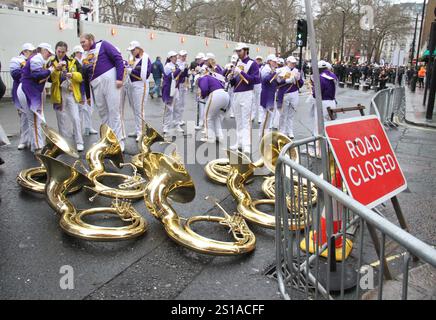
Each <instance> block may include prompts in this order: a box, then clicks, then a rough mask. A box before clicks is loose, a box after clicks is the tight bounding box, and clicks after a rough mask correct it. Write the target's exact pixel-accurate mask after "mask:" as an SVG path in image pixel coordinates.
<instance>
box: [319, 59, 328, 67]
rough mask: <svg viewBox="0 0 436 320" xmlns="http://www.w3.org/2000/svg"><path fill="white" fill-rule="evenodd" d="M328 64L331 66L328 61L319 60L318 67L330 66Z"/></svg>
mask: <svg viewBox="0 0 436 320" xmlns="http://www.w3.org/2000/svg"><path fill="white" fill-rule="evenodd" d="M328 66H329V63H328V62H327V61H324V60H319V61H318V69H322V68H328Z"/></svg>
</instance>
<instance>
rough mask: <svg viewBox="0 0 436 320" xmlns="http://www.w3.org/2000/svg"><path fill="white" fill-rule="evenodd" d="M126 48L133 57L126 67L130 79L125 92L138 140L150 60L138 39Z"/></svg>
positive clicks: (146, 93) (147, 85) (140, 131)
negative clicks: (131, 110) (131, 62)
mask: <svg viewBox="0 0 436 320" xmlns="http://www.w3.org/2000/svg"><path fill="white" fill-rule="evenodd" d="M127 50H129V51H130V52H131V54H132V57H133V64H132V65H131V66H128V67H127V73H128V75H129V80H130V81H129V89H128V91H127V94H128V96H129V102H130V105H131V107H132V109H133V114H134V117H135V130H136V131H135V138H136V141H139V139H141V135H142V119H145V104H146V102H147V97H148V90H149V82H148V77H149V76H150V73H151V60H150V58H149V56H148V54H146V53H145V52H144V49H143V48H142V46H141V44H140V43H139V42H138V41H132V42H130V44H129V47H128V48H127ZM129 136H130V135H129Z"/></svg>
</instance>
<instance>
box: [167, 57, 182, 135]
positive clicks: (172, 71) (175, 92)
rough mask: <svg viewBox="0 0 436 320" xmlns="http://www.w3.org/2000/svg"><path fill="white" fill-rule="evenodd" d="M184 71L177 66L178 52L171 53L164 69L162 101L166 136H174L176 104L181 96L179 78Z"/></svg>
mask: <svg viewBox="0 0 436 320" xmlns="http://www.w3.org/2000/svg"><path fill="white" fill-rule="evenodd" d="M181 72H182V70H180V68H179V66H178V65H177V52H175V51H170V52H168V55H167V62H166V64H165V67H164V78H163V85H162V101H163V102H164V103H165V110H164V115H163V133H164V136H166V137H169V136H173V135H174V132H173V129H174V128H175V126H176V124H175V121H174V108H175V102H176V100H177V98H178V96H179V88H178V86H177V85H178V78H179V75H180V73H181Z"/></svg>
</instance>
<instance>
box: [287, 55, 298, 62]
mask: <svg viewBox="0 0 436 320" xmlns="http://www.w3.org/2000/svg"><path fill="white" fill-rule="evenodd" d="M286 62H289V63H297V59H295V57H294V56H289V57H288V58H287V59H286Z"/></svg>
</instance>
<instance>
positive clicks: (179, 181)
mask: <svg viewBox="0 0 436 320" xmlns="http://www.w3.org/2000/svg"><path fill="white" fill-rule="evenodd" d="M144 171H146V175H147V176H149V177H151V179H150V181H149V183H148V184H147V190H146V192H145V194H144V195H145V197H144V201H145V204H146V206H147V208H148V210H149V211H150V213H151V214H152V215H153V216H154V217H155V218H157V219H158V220H159V221H161V222H162V224H163V225H164V228H165V231H166V232H167V234H168V236H169V237H170V238H171V239H173V240H174V241H175V242H177V243H179V244H181V245H182V246H185V247H187V248H189V249H191V250H194V251H197V252H200V253H206V254H212V255H236V254H243V253H248V252H251V251H253V250H254V248H255V245H256V238H255V236H254V234H253V232H252V231H251V230H250V229H249V228H248V226H247V224H246V222H245V220H244V219H243V218H242V217H241V216H240V215H239V214H236V215H233V216H230V215H228V214H226V215H225V217H218V216H194V217H191V218H189V219H185V218H181V217H180V216H179V215H178V213H177V212H176V211H175V209H174V208H173V207H172V206H171V203H170V201H169V200H170V199H171V200H172V201H175V202H179V203H188V202H191V201H192V200H193V199H194V198H195V187H194V183H193V181H192V179H191V176H190V175H189V173H188V172H187V170H186V169H185V167H184V165H183V163H182V162H181V161H180V159H179V157H178V156H177V154H175V153H173V154H171V155H167V154H164V153H158V152H152V153H149V154H148V155H147V156H146V159H144ZM200 221H203V222H204V221H208V222H215V223H219V224H220V225H222V226H224V227H227V228H229V229H230V230H231V232H232V235H233V237H234V239H235V241H232V242H224V241H217V240H213V239H209V238H206V237H203V236H201V235H199V234H198V233H196V232H194V231H193V230H192V228H191V226H192V225H193V224H194V223H196V222H200Z"/></svg>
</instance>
